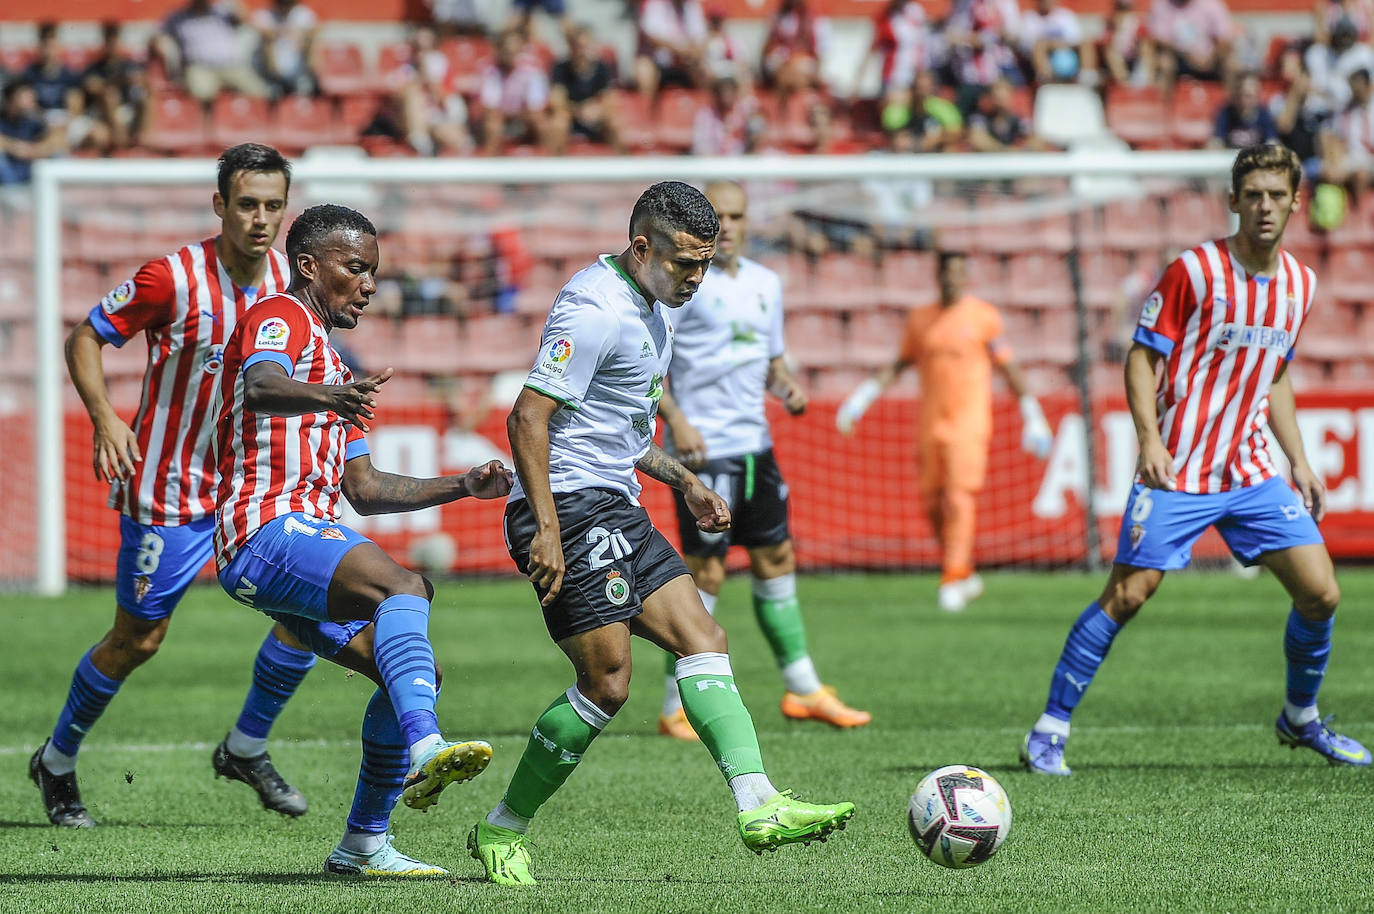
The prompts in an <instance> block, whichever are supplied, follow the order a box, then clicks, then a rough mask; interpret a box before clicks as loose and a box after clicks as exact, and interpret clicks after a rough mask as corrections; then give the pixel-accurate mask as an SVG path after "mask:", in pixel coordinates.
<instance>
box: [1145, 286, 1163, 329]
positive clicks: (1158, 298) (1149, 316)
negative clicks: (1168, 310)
mask: <svg viewBox="0 0 1374 914" xmlns="http://www.w3.org/2000/svg"><path fill="white" fill-rule="evenodd" d="M1163 310H1164V296H1163V295H1161V294H1159V292H1157V291H1156V292H1151V293H1150V297H1149V298H1147V299H1145V305H1144V307H1142V308H1141V309H1140V326H1142V327H1153V326H1154V325H1155V321H1157V320H1159V312H1161V311H1163Z"/></svg>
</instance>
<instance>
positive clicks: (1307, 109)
mask: <svg viewBox="0 0 1374 914" xmlns="http://www.w3.org/2000/svg"><path fill="white" fill-rule="evenodd" d="M1279 73H1280V75H1281V76H1282V78H1283V81H1284V83H1285V88H1284V90H1283V91H1282V92H1279V93H1278V94H1277V95H1275V96H1274V98H1273V99H1271V100H1270V103H1269V113H1270V114H1272V115H1273V116H1274V126H1275V129H1277V130H1278V134H1279V142H1281V143H1283V145H1285V146H1287V147H1288V148H1289V149H1291V150H1293V151H1294V152H1296V153H1297V154H1298V158H1299V159H1300V160H1301V161H1302V164H1303V173H1304V174H1305V175H1306V177H1307V179H1308V180H1309V181H1316V180H1317V179H1318V178H1319V177H1320V176H1321V136H1322V134H1323V133H1324V132H1325V130H1326V125H1327V124H1328V123H1329V122H1330V120H1331V116H1332V115H1331V111H1330V109H1329V108H1327V107H1326V105H1325V103H1324V102H1323V101H1321V100H1319V99H1317V97H1316V96H1315V94H1314V93H1313V92H1312V80H1311V78H1310V77H1309V76H1308V73H1307V67H1306V65H1305V64H1304V63H1303V55H1302V54H1299V53H1298V52H1297V51H1296V50H1293V51H1290V52H1287V53H1285V54H1284V55H1283V57H1282V58H1281V59H1280V61H1279Z"/></svg>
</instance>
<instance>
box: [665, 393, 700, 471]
mask: <svg viewBox="0 0 1374 914" xmlns="http://www.w3.org/2000/svg"><path fill="white" fill-rule="evenodd" d="M658 415H659V417H660V418H662V419H663V421H664V422H666V423H667V424H668V431H669V432H671V433H672V436H673V451H674V452H675V453H676V454H677V459H678V460H680V461H682V464H683V466H687V467H691V468H692V469H696V468H697V467H699V466H701V465H703V464H704V463H706V456H707V455H706V439H705V438H704V437H702V434H701V432H700V431H698V430H697V427H696V426H695V425H693V424H692V423H690V422H688V421H687V414H686V413H684V412H683V411H682V407H680V406H678V404H677V400H675V399H673V393H672V390H671V389H670V387H669V385H668V384H665V385H664V386H663V396H662V398H660V399H659V401H658Z"/></svg>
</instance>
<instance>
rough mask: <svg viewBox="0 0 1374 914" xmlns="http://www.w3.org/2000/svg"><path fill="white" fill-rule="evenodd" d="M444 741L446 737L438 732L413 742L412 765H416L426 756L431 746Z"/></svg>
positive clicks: (411, 745)
mask: <svg viewBox="0 0 1374 914" xmlns="http://www.w3.org/2000/svg"><path fill="white" fill-rule="evenodd" d="M443 741H444V738H443V737H442V736H440V735H439V734H437V733H431V734H430V735H429V736H422V737H420V739H419V740H417V741H415V742H413V743H411V744H410V767H412V768H414V767H415V765H416V764H417V763H418V762H419V761H420V759H421V758H422V757H424V755H425V753H426V752H428V751H429V747H430V746H433V745H435V744H436V743H442V742H443Z"/></svg>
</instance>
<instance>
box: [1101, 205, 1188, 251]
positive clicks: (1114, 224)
mask: <svg viewBox="0 0 1374 914" xmlns="http://www.w3.org/2000/svg"><path fill="white" fill-rule="evenodd" d="M1102 239H1103V242H1104V243H1105V244H1106V246H1107V247H1108V248H1110V249H1112V250H1117V251H1144V252H1148V253H1150V254H1154V253H1155V252H1156V251H1158V250H1159V248H1160V247H1161V246H1162V245H1164V244H1166V243H1169V242H1171V241H1172V242H1175V243H1177V244H1198V243H1200V242H1202V241H1205V240H1206V239H1205V238H1202V237H1198V238H1196V239H1194V240H1189V239H1187V238H1177V239H1170V238H1169V237H1168V234H1167V233H1166V232H1165V230H1164V211H1163V209H1162V208H1161V207H1160V205H1159V200H1158V199H1157V198H1155V197H1136V198H1133V199H1129V200H1117V201H1115V202H1113V203H1108V204H1107V205H1106V206H1104V207H1103V208H1102Z"/></svg>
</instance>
